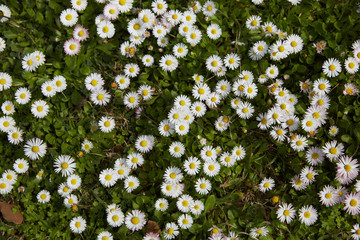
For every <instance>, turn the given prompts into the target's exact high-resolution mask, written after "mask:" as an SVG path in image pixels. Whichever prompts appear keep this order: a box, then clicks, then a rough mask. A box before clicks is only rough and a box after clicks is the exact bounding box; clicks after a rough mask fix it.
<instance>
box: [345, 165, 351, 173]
mask: <svg viewBox="0 0 360 240" xmlns="http://www.w3.org/2000/svg"><path fill="white" fill-rule="evenodd" d="M344 168H345V170H346V171H347V172H350V170H351V166H350V165H349V164H346V165H345V166H344Z"/></svg>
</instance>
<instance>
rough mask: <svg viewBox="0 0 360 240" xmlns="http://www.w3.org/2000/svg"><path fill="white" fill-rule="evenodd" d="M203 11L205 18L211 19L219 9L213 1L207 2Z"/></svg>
mask: <svg viewBox="0 0 360 240" xmlns="http://www.w3.org/2000/svg"><path fill="white" fill-rule="evenodd" d="M201 10H202V12H203V14H204V15H205V16H207V17H211V16H213V15H214V14H215V13H216V11H217V8H216V6H215V3H214V2H213V1H206V2H205V3H204V5H203V6H202V9H201Z"/></svg>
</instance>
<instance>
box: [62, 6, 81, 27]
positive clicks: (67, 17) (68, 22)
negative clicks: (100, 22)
mask: <svg viewBox="0 0 360 240" xmlns="http://www.w3.org/2000/svg"><path fill="white" fill-rule="evenodd" d="M78 17H79V15H78V13H77V12H76V11H75V10H74V9H72V8H68V9H65V10H63V11H62V12H61V14H60V22H61V23H62V24H63V25H64V26H66V27H72V26H74V25H75V24H76V22H77V21H78Z"/></svg>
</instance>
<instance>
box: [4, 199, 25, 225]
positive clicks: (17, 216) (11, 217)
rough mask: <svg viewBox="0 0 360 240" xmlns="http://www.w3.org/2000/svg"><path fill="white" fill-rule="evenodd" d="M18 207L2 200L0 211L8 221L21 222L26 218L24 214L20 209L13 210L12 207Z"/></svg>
mask: <svg viewBox="0 0 360 240" xmlns="http://www.w3.org/2000/svg"><path fill="white" fill-rule="evenodd" d="M14 207H16V206H15V205H13V204H8V203H7V202H0V211H1V214H2V215H3V217H4V219H5V220H6V221H8V222H12V223H15V224H21V223H22V222H23V220H24V217H23V215H22V214H21V212H20V210H18V211H17V212H16V213H14V212H13V211H12V209H13V208H14Z"/></svg>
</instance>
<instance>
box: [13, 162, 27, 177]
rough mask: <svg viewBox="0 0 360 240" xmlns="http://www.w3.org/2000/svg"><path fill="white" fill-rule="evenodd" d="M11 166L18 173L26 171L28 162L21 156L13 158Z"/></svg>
mask: <svg viewBox="0 0 360 240" xmlns="http://www.w3.org/2000/svg"><path fill="white" fill-rule="evenodd" d="M13 167H14V170H15V172H17V173H18V174H22V173H26V172H27V170H28V169H29V163H28V162H27V161H26V160H25V159H23V158H18V159H16V160H15V162H14V164H13Z"/></svg>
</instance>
